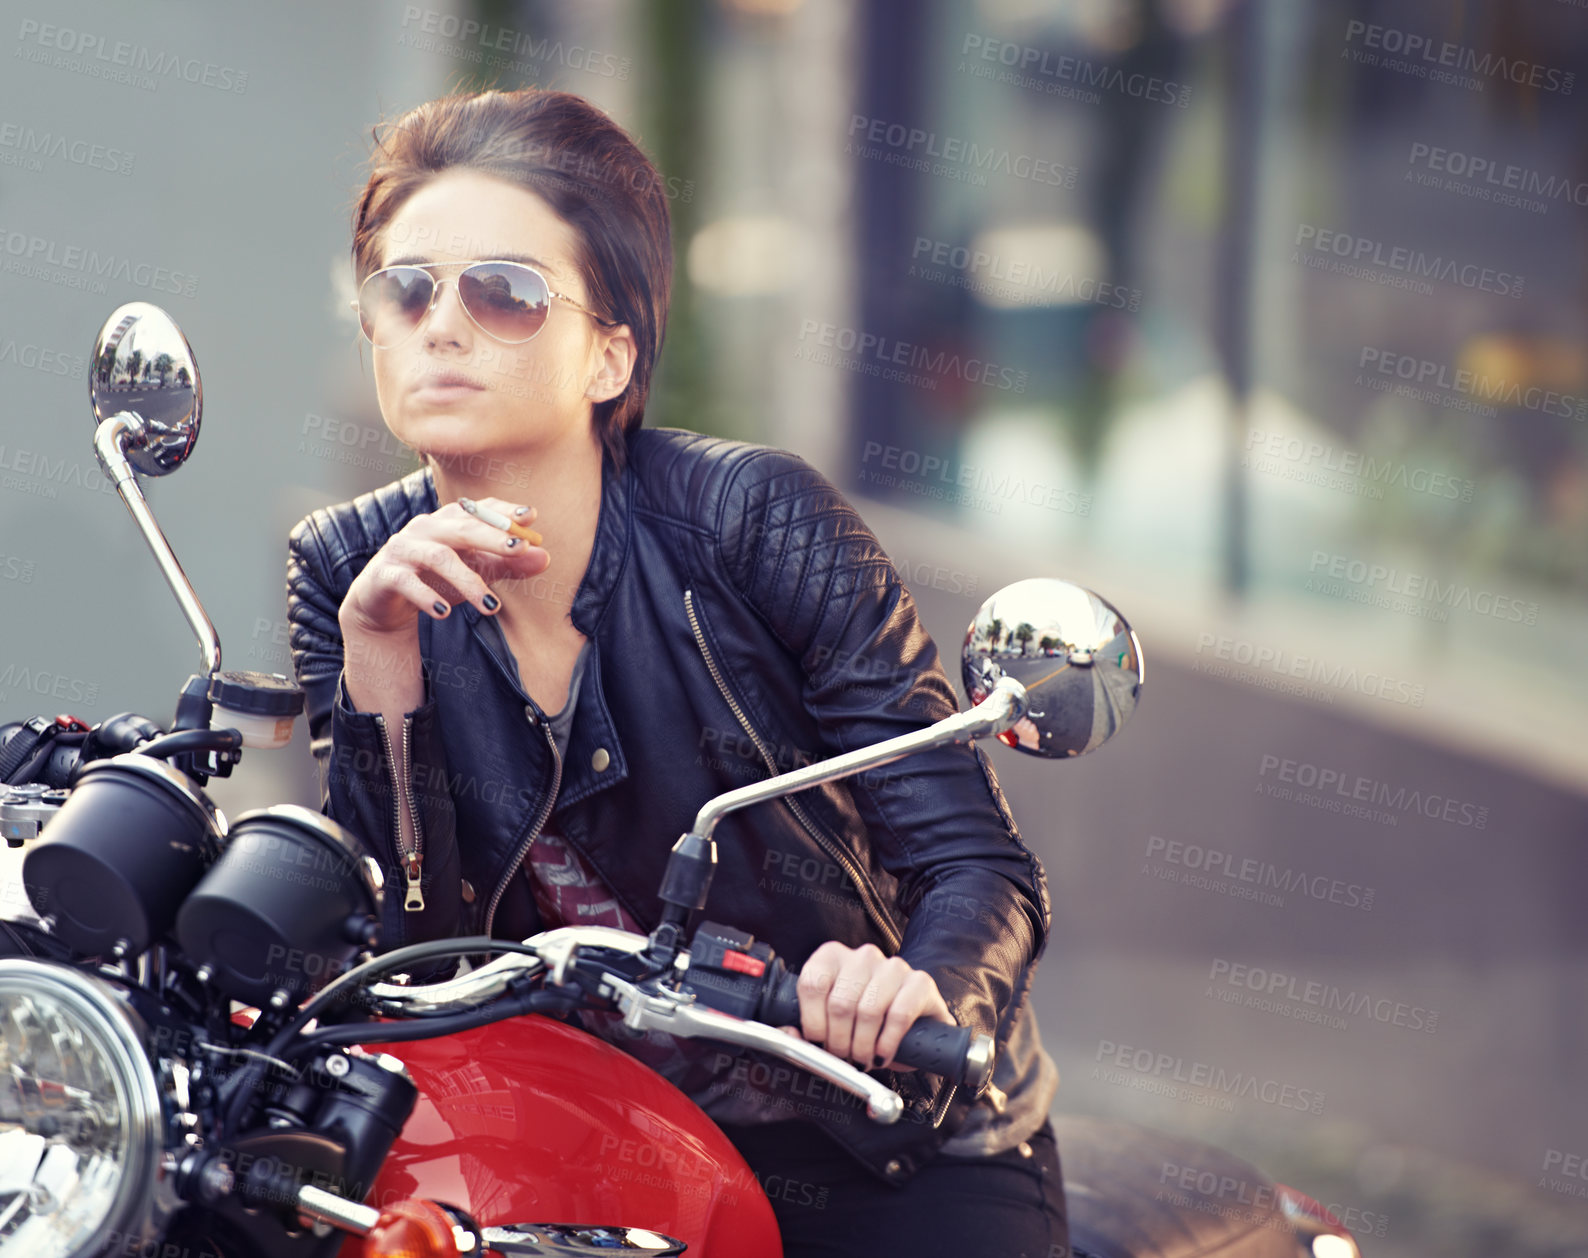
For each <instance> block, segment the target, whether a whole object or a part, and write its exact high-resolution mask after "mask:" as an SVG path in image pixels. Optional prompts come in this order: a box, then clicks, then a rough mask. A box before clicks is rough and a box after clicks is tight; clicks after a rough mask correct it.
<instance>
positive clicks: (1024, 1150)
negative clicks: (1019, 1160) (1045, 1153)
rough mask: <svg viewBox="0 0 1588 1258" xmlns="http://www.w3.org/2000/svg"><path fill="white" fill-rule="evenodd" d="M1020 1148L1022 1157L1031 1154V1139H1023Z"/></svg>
mask: <svg viewBox="0 0 1588 1258" xmlns="http://www.w3.org/2000/svg"><path fill="white" fill-rule="evenodd" d="M1019 1148H1020V1156H1021V1157H1023V1158H1028V1157H1030V1156H1031V1144H1030V1142H1029V1141H1026V1140H1022V1141H1021V1142H1020V1145H1019Z"/></svg>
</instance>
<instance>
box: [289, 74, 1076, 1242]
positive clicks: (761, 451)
mask: <svg viewBox="0 0 1588 1258" xmlns="http://www.w3.org/2000/svg"><path fill="white" fill-rule="evenodd" d="M662 187H663V185H662V181H661V178H660V176H659V175H658V174H657V172H656V170H655V169H654V168H653V167H652V166H651V164H650V162H649V161H648V160H647V159H646V158H645V156H644V154H643V153H641V152H640V150H639V149H638V147H637V146H635V144H634V143H633V142H632V140H630V138H629V137H628V136H627V135H626V134H624V132H623V131H622V130H621V129H619V128H618V127H617V126H616V125H614V124H613V123H612V122H611V121H610V120H609V119H608V118H607V117H606V116H605V115H604V114H602V113H601V112H600V111H599V110H597V109H595V108H594V107H593V106H591V105H590V104H588V103H587V102H585V101H583V100H582V99H580V98H578V97H575V96H571V95H567V94H564V93H557V92H544V91H537V90H530V91H523V92H511V93H501V92H488V93H484V94H478V95H461V96H455V97H450V98H447V99H444V100H438V101H432V102H430V103H429V104H426V105H422V106H420V107H419V108H418V109H415V110H413V111H412V112H410V113H409V114H407V115H406V116H405V117H403V118H401V119H400V120H399V121H398V122H396V123H395V124H394V125H393V126H391V127H389V128H387V129H386V130H385V131H384V132H383V133H382V132H377V150H376V153H375V157H374V169H373V172H372V174H371V176H370V179H369V183H368V185H367V187H366V188H365V190H364V194H363V196H362V197H361V199H360V200H359V203H358V206H357V209H356V211H355V215H354V231H353V259H354V265H355V269H356V273H357V278H358V281H359V284H360V287H359V300H358V306H359V316H360V323H361V326H362V328H363V331H364V335H365V337H366V338H367V339H368V340H369V341H370V342H371V344H372V345H373V351H372V352H373V357H374V371H375V382H376V392H377V395H378V398H379V402H380V408H381V413H382V416H383V417H384V419H385V422H386V424H387V426H388V427H389V428H390V429H391V431H392V432H393V434H394V435H395V436H396V437H397V438H398V439H400V440H401V441H403V442H404V443H406V444H407V445H409V446H411V447H412V448H413V449H415V450H416V451H418V452H419V453H420V454H421V455H422V456H423V458H424V460H425V464H426V466H425V467H424V468H423V469H421V470H420V471H418V472H415V473H413V474H411V475H409V476H407V477H405V478H403V479H402V480H400V481H398V482H395V483H393V484H391V485H388V486H386V487H384V488H383V489H380V490H376V491H375V492H373V493H370V494H365V495H363V496H362V497H360V498H357V499H355V500H353V501H352V502H350V503H344V504H341V505H339V506H335V507H330V508H326V509H322V510H320V511H316V512H314V513H313V514H312V515H310V516H309V517H308V518H307V519H305V520H304V521H302V522H301V523H300V524H299V525H298V526H297V527H296V528H295V529H294V530H293V533H292V537H291V544H290V555H289V569H288V593H289V617H290V622H291V625H292V634H291V644H292V650H293V660H294V666H295V668H296V671H297V674H298V677H299V680H300V682H301V683H302V684H303V686H304V687H305V689H306V691H307V692H308V695H309V720H310V731H311V734H312V737H313V739H314V754H315V757H316V760H317V762H318V763H319V765H320V767H321V772H322V786H323V796H324V806H325V808H326V810H327V812H329V814H330V815H331V816H333V817H335V818H336V819H337V820H339V821H341V822H343V823H345V824H347V825H349V826H351V827H352V828H353V829H354V830H356V831H357V832H359V833H361V834H362V835H364V836H365V838H366V839H367V840H368V841H369V842H370V843H371V844H372V845H373V846H374V847H375V849H376V850H377V853H378V857H379V859H381V860H382V861H383V862H384V863H385V865H386V867H387V870H388V885H389V886H391V887H393V888H394V891H395V894H393V895H390V896H389V897H388V901H387V913H386V921H385V933H384V937H383V942H384V945H385V946H387V947H395V946H397V945H399V944H403V943H409V942H414V941H416V940H420V939H426V938H434V937H442V936H448V935H453V934H459V933H477V932H485V933H491V934H494V935H496V936H500V937H510V938H515V939H516V938H522V937H525V936H527V935H529V934H532V933H534V932H536V931H537V930H541V929H546V928H548V927H549V926H553V925H558V924H563V923H568V922H575V921H577V922H581V923H602V924H608V925H613V926H619V927H623V928H625V929H630V930H638V931H648V930H649V929H650V928H651V927H652V926H654V925H655V923H656V920H657V913H658V903H657V900H656V898H655V890H656V888H657V886H658V884H659V879H660V875H661V871H662V867H663V864H664V862H665V859H666V856H667V853H668V850H669V849H670V847H671V845H672V842H673V840H674V839H675V838H676V837H677V836H678V834H680V833H681V832H683V831H684V830H686V829H687V828H688V826H689V823H690V821H691V820H692V819H693V816H694V813H695V811H696V810H697V809H698V807H699V806H700V804H701V803H703V802H704V801H705V800H706V799H708V798H709V797H711V796H712V795H714V794H717V793H720V792H721V791H723V790H726V789H729V788H731V787H734V786H739V785H743V784H744V783H745V782H747V781H750V780H754V779H757V778H761V777H765V776H767V775H768V774H769V773H770V772H777V771H781V770H783V769H787V768H789V767H792V765H793V764H795V763H802V762H805V761H808V760H811V759H823V758H826V757H827V756H830V755H833V754H836V753H838V752H840V751H843V750H847V749H849V748H852V747H855V746H860V745H863V744H867V743H871V742H875V741H877V740H878V739H880V738H884V737H888V736H891V735H893V734H897V733H900V732H903V731H905V730H909V729H915V728H919V727H920V726H923V725H925V724H928V723H930V722H932V721H934V720H937V719H939V718H940V717H942V716H944V715H946V714H948V713H949V712H951V711H952V710H953V709H954V706H955V700H954V693H953V690H952V688H951V687H950V685H949V683H948V680H947V678H946V676H945V674H944V672H943V669H942V667H941V665H940V664H939V662H938V657H937V651H936V648H935V647H934V645H933V644H932V641H931V639H930V638H929V637H928V636H927V634H926V632H925V630H924V629H923V628H922V627H921V624H920V621H919V619H918V618H917V615H916V612H915V607H914V604H913V601H912V600H911V598H910V595H909V593H908V591H907V590H905V589H904V587H903V586H902V585H901V584H900V582H899V580H898V575H897V573H896V571H895V569H894V567H893V566H892V564H891V563H890V562H889V561H888V559H887V556H886V555H885V554H884V553H883V551H882V550H881V548H880V547H879V546H878V544H877V542H876V540H875V538H873V536H872V535H871V533H870V532H869V531H868V530H867V529H866V528H865V526H864V524H863V523H862V522H861V520H860V519H859V517H858V516H857V515H856V514H855V513H854V511H853V509H852V508H850V507H849V505H848V504H847V503H846V502H845V501H844V499H843V498H842V497H841V496H840V495H839V494H838V492H837V491H836V490H835V489H834V488H833V487H832V486H831V485H830V484H828V483H827V482H826V481H825V480H824V479H823V478H822V477H821V476H820V475H818V474H817V473H816V472H815V471H814V470H813V469H812V468H810V467H809V466H808V465H807V464H805V463H804V462H802V461H801V460H800V459H798V458H796V457H794V456H793V455H790V454H786V453H784V452H782V451H777V450H772V449H767V448H765V447H759V446H751V445H746V444H743V443H735V442H726V441H719V440H715V439H711V438H706V437H702V436H698V435H696V434H693V433H688V432H683V431H677V430H671V431H668V430H653V429H645V428H643V427H642V426H641V421H642V418H643V415H644V409H645V402H646V397H647V393H648V391H649V386H650V381H651V378H652V372H653V370H654V368H655V364H656V358H657V354H658V351H659V349H660V346H661V341H662V332H663V328H664V325H665V321H666V314H667V304H668V298H669V292H670V284H671V265H672V261H671V260H672V244H671V238H670V228H669V220H668V211H667V202H666V199H665V197H664V196H663V194H662ZM462 498H471V499H475V500H477V501H478V502H480V503H482V504H484V505H486V506H487V507H490V508H492V509H494V510H496V511H499V512H501V513H503V514H504V515H507V516H509V517H510V518H512V519H516V520H518V521H520V522H522V523H526V524H533V527H534V529H535V530H538V536H539V542H538V544H537V543H533V542H531V541H528V540H525V541H520V540H519V539H518V538H515V537H510V536H508V535H507V534H505V533H503V532H502V531H500V530H498V529H497V528H494V527H492V526H491V525H489V524H487V523H485V522H483V521H481V520H479V519H477V518H475V517H474V516H472V515H470V514H469V513H467V512H465V511H464V510H463V508H462V507H461V506H460V505H459V500H460V499H462ZM718 839H719V845H718V846H719V853H720V861H721V863H720V865H719V867H718V871H717V875H716V879H715V881H714V884H713V889H712V895H711V900H710V902H709V903H708V905H707V909H706V912H707V915H708V916H710V917H712V918H713V919H714V920H720V921H723V922H727V923H731V924H733V925H734V926H736V927H739V928H741V929H744V930H747V931H749V932H751V933H753V934H754V935H755V936H757V937H758V938H762V939H765V940H767V941H768V942H769V943H770V944H771V945H772V947H773V948H774V949H775V950H776V951H777V952H778V953H779V954H780V955H781V956H783V957H785V958H787V959H788V960H789V962H790V964H796V965H801V969H800V981H799V993H800V1014H801V1027H800V1031H801V1032H802V1033H803V1034H804V1036H805V1037H806V1038H807V1039H810V1040H812V1041H814V1042H816V1043H820V1044H823V1045H825V1046H826V1047H827V1048H828V1049H829V1050H830V1051H831V1052H834V1053H836V1054H839V1055H840V1056H843V1057H845V1058H848V1059H851V1060H854V1061H856V1062H858V1063H861V1064H862V1065H863V1067H865V1068H867V1069H887V1068H888V1067H889V1064H890V1062H891V1058H892V1055H893V1053H894V1051H895V1050H896V1049H897V1046H898V1043H899V1040H900V1038H901V1037H902V1035H903V1033H904V1031H905V1030H906V1029H907V1028H908V1027H909V1026H910V1025H911V1024H912V1023H913V1022H914V1021H915V1020H916V1019H917V1018H919V1017H922V1016H930V1017H935V1018H938V1019H941V1020H944V1021H950V1022H954V1021H957V1022H959V1023H960V1024H962V1025H968V1026H971V1027H973V1028H975V1029H976V1030H978V1031H985V1032H988V1033H990V1034H994V1035H995V1036H996V1038H997V1041H998V1048H999V1059H998V1068H997V1072H996V1074H995V1078H994V1082H995V1085H996V1086H995V1089H990V1090H989V1092H988V1094H987V1095H986V1096H984V1097H982V1098H979V1099H976V1098H969V1097H965V1096H963V1095H960V1094H958V1093H957V1092H956V1090H955V1089H953V1088H952V1087H949V1086H947V1085H945V1084H944V1083H943V1081H942V1080H940V1079H938V1078H937V1077H935V1076H929V1075H925V1074H920V1073H906V1072H903V1070H902V1068H901V1071H900V1072H898V1073H893V1074H890V1075H889V1076H887V1077H888V1079H889V1081H890V1083H892V1084H893V1085H894V1086H896V1087H897V1088H898V1089H899V1090H900V1091H901V1093H902V1094H903V1095H904V1096H905V1098H906V1100H907V1102H908V1103H909V1105H910V1108H909V1109H908V1110H907V1118H909V1119H912V1120H913V1121H904V1122H900V1123H899V1124H897V1125H895V1126H892V1127H881V1126H878V1125H875V1124H870V1123H867V1122H866V1121H865V1120H864V1119H863V1118H862V1117H861V1116H860V1115H859V1112H858V1110H857V1109H856V1108H855V1107H854V1106H853V1105H852V1104H850V1103H849V1102H848V1100H847V1098H838V1099H834V1098H831V1097H828V1096H825V1095H815V1094H814V1093H813V1094H811V1095H806V1096H802V1097H799V1098H797V1099H796V1098H792V1097H791V1096H790V1095H789V1089H788V1088H786V1087H784V1088H780V1089H774V1088H773V1087H771V1086H770V1085H769V1084H768V1083H767V1081H766V1078H765V1074H766V1072H765V1071H762V1070H758V1069H755V1068H752V1067H751V1065H750V1063H749V1062H747V1061H746V1059H744V1058H742V1057H737V1056H735V1055H733V1054H731V1053H728V1052H726V1051H722V1050H720V1049H711V1050H710V1051H702V1050H699V1049H698V1048H696V1047H694V1046H691V1045H679V1044H674V1043H672V1042H671V1041H664V1042H660V1043H639V1044H636V1043H633V1042H632V1041H625V1040H623V1039H622V1038H621V1037H615V1038H617V1042H619V1043H620V1044H621V1045H622V1046H623V1047H625V1048H627V1049H628V1050H629V1051H631V1052H634V1053H636V1055H639V1056H641V1057H643V1058H645V1059H646V1060H647V1061H649V1062H651V1064H653V1065H654V1066H655V1067H656V1068H657V1069H659V1070H661V1071H662V1072H663V1073H665V1074H667V1075H668V1077H669V1078H671V1079H673V1081H674V1082H675V1083H678V1084H679V1086H680V1087H683V1088H684V1089H685V1091H687V1092H688V1093H689V1094H690V1095H691V1096H692V1097H693V1098H694V1099H695V1100H696V1101H697V1102H698V1103H699V1104H701V1106H702V1107H703V1108H704V1109H705V1110H706V1112H707V1113H708V1114H710V1115H711V1116H712V1118H713V1119H715V1120H716V1121H717V1122H718V1123H719V1124H721V1125H722V1126H723V1128H724V1130H725V1131H726V1132H727V1133H728V1134H729V1136H730V1138H731V1139H733V1140H734V1142H735V1143H736V1144H737V1145H738V1147H739V1148H740V1149H741V1151H742V1152H743V1153H744V1154H745V1156H746V1159H747V1160H748V1161H749V1162H750V1164H751V1166H752V1167H753V1169H754V1170H755V1171H756V1173H757V1175H758V1177H760V1179H761V1182H762V1183H763V1184H770V1183H771V1182H772V1178H771V1177H772V1176H777V1177H779V1178H778V1180H777V1182H778V1184H780V1185H791V1184H799V1185H803V1186H804V1187H803V1188H802V1190H801V1191H797V1192H790V1191H783V1192H778V1193H773V1194H771V1195H772V1197H773V1205H774V1208H775V1209H776V1211H777V1212H778V1216H779V1222H780V1226H781V1227H782V1230H783V1232H784V1236H785V1245H786V1247H787V1250H788V1252H789V1253H790V1254H791V1255H793V1254H806V1253H809V1254H816V1253H821V1254H849V1253H854V1254H866V1255H873V1256H874V1255H879V1254H889V1253H895V1252H897V1253H989V1254H991V1253H996V1254H1000V1255H1003V1254H1008V1255H1014V1254H1026V1255H1039V1254H1040V1255H1043V1256H1044V1258H1054V1256H1056V1255H1059V1254H1063V1253H1066V1252H1067V1245H1066V1235H1065V1226H1064V1207H1063V1189H1062V1184H1061V1181H1060V1177H1059V1163H1058V1157H1057V1153H1056V1151H1055V1149H1054V1147H1053V1139H1052V1132H1051V1129H1050V1128H1049V1127H1048V1125H1047V1110H1048V1106H1049V1104H1050V1102H1051V1099H1052V1095H1053V1089H1054V1087H1055V1085H1056V1083H1057V1074H1056V1071H1055V1070H1054V1068H1053V1065H1052V1062H1051V1061H1050V1060H1049V1059H1048V1057H1047V1056H1046V1054H1045V1053H1043V1052H1042V1049H1041V1046H1040V1043H1039V1042H1038V1039H1037V1034H1036V1029H1035V1024H1034V1020H1033V1018H1032V1017H1031V1015H1030V1013H1029V1010H1028V1009H1027V1008H1026V999H1025V998H1026V993H1027V989H1028V987H1029V984H1030V978H1031V973H1032V968H1033V966H1034V963H1035V960H1036V957H1037V955H1038V954H1039V953H1040V951H1041V948H1042V945H1043V942H1044V940H1045V937H1046V932H1047V925H1048V904H1047V895H1046V888H1045V884H1044V881H1043V874H1042V870H1041V867H1040V865H1039V864H1038V862H1037V861H1036V859H1035V858H1034V857H1033V856H1032V855H1031V853H1030V852H1029V851H1027V849H1026V848H1025V847H1024V846H1023V844H1022V843H1021V842H1020V839H1019V835H1018V833H1017V831H1016V829H1015V825H1014V822H1013V819H1012V818H1011V817H1010V815H1009V812H1008V808H1007V806H1006V805H1005V803H1004V800H1003V796H1002V793H1001V792H1000V791H999V789H998V785H997V782H996V780H995V779H994V777H993V775H992V771H991V769H990V768H989V767H988V766H987V764H986V761H985V759H984V758H983V756H982V755H981V753H980V751H978V750H975V749H972V748H965V747H956V748H948V749H944V750H941V751H937V752H933V753H929V754H926V755H922V756H918V757H915V758H912V759H911V760H909V761H908V762H906V763H905V765H904V768H903V771H901V772H898V773H891V772H890V774H888V775H885V776H884V775H872V776H869V777H866V778H863V779H860V780H853V779H852V780H849V781H846V782H840V783H834V784H830V785H829V786H826V787H820V788H813V789H811V790H808V791H805V792H802V793H801V794H800V795H798V796H797V797H794V798H793V799H789V800H785V801H781V802H779V803H777V804H773V805H766V806H762V807H760V808H756V809H752V810H747V811H745V812H741V813H738V814H735V815H734V816H732V817H730V818H728V819H727V820H726V821H724V822H723V824H722V825H721V826H720V827H719V829H718ZM598 1029H609V1028H598ZM1000 1092H1001V1093H1003V1094H1006V1095H1007V1103H1006V1104H1004V1105H1003V1106H1002V1109H1001V1112H1000V1111H999V1110H998V1109H995V1101H997V1100H1001V1099H1002V1098H1001V1097H1000V1096H999V1093H1000Z"/></svg>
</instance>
